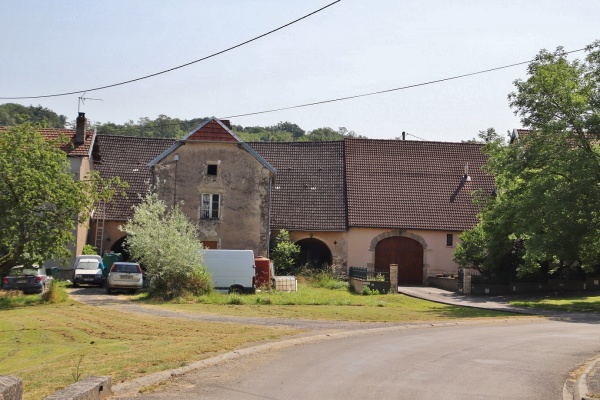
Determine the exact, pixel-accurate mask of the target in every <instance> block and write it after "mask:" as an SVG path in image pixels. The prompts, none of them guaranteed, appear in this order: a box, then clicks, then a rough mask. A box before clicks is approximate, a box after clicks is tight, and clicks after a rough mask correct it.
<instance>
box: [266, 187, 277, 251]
mask: <svg viewBox="0 0 600 400" xmlns="http://www.w3.org/2000/svg"><path fill="white" fill-rule="evenodd" d="M274 179H275V176H274V175H273V176H271V177H270V178H269V206H268V209H267V258H269V259H270V258H271V257H270V255H271V189H272V187H273V185H272V183H273V180H274Z"/></svg>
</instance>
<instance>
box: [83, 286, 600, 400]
mask: <svg viewBox="0 0 600 400" xmlns="http://www.w3.org/2000/svg"><path fill="white" fill-rule="evenodd" d="M421 290H425V289H421ZM427 292H428V293H429V295H431V296H435V295H438V296H441V295H444V293H436V292H432V291H431V290H430V289H427ZM71 295H72V296H73V297H75V298H78V299H79V300H82V301H85V302H87V303H91V304H96V305H105V306H106V305H108V306H113V307H114V306H116V307H119V308H121V309H123V310H124V311H133V312H148V313H154V312H156V309H155V310H154V311H152V310H149V309H147V308H146V307H142V306H136V305H134V304H132V303H131V302H129V301H128V300H127V296H112V297H108V298H107V297H106V296H104V295H103V294H102V293H101V292H100V291H97V290H94V289H86V290H79V291H72V292H71ZM420 296H422V297H426V296H425V293H421V294H420ZM459 300H460V301H465V300H464V298H461V299H459ZM452 301H457V300H452ZM485 301H486V302H487V303H488V304H487V307H489V308H494V305H493V304H491V303H490V300H489V299H486V300H485ZM497 304H498V307H499V308H504V307H505V306H506V304H505V302H502V301H498V302H497ZM463 305H466V304H463ZM478 306H480V305H478ZM487 307H486V308H487ZM172 316H173V317H177V318H182V317H185V318H192V319H197V320H199V321H202V320H205V318H212V317H211V316H207V315H204V314H195V315H187V316H184V315H182V314H181V313H178V314H176V315H172ZM229 318H231V319H232V320H231V321H230V322H235V321H234V320H233V319H234V318H235V317H233V318H232V317H229ZM267 320H268V319H267ZM271 322H272V323H274V324H275V325H278V324H280V323H282V322H281V321H278V320H274V321H271ZM254 323H257V324H267V323H268V321H265V319H256V321H254ZM305 323H306V325H305V326H304V328H309V326H310V327H312V328H313V329H316V330H317V331H320V332H330V331H331V328H332V326H329V325H327V324H322V325H321V324H320V323H315V321H312V322H311V321H306V322H303V324H305ZM313 323H314V325H313ZM365 327H367V328H368V326H364V325H363V326H361V324H358V323H357V324H355V325H354V326H353V325H351V324H348V326H344V327H336V328H338V329H335V331H339V330H355V329H358V328H363V329H364V328H365ZM340 328H342V329H340ZM398 328H399V329H396V328H389V327H388V328H386V329H387V331H385V332H382V331H381V330H380V331H370V332H369V333H367V334H360V335H358V336H351V337H348V338H344V339H336V340H327V341H320V342H316V343H310V344H302V345H300V346H293V347H285V348H281V349H278V350H272V351H268V352H259V353H252V354H251V355H249V356H244V357H239V358H234V359H231V360H229V361H227V362H220V363H217V364H216V365H212V366H210V367H205V368H201V369H199V370H196V371H193V372H189V373H187V374H185V375H181V376H178V377H175V378H172V379H171V382H170V383H169V384H168V385H160V386H159V389H158V390H157V391H155V392H152V393H145V394H138V395H135V398H141V399H161V400H162V399H202V398H206V399H231V398H243V399H362V398H378V399H436V400H438V399H487V398H489V399H544V400H545V399H561V398H562V387H563V383H564V382H565V380H566V379H567V378H568V375H569V372H570V371H572V370H573V369H574V367H575V366H576V365H578V364H580V363H582V362H584V361H585V360H587V359H589V358H591V357H593V356H595V355H597V354H598V353H600V317H599V316H597V315H590V314H585V315H570V314H556V315H549V316H547V318H527V319H519V320H514V319H503V320H500V321H498V322H495V323H489V322H487V323H465V324H458V325H454V326H452V325H450V326H435V327H434V326H431V325H427V324H423V325H421V326H414V325H413V326H410V327H409V328H410V329H408V328H407V327H406V326H404V327H403V326H398ZM389 329H392V330H391V331H390V330H389ZM125 397H127V398H130V397H133V395H131V394H128V395H126V396H125Z"/></svg>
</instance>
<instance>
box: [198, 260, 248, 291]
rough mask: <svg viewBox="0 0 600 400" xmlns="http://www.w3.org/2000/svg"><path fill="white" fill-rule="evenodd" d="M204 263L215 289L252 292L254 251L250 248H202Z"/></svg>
mask: <svg viewBox="0 0 600 400" xmlns="http://www.w3.org/2000/svg"><path fill="white" fill-rule="evenodd" d="M202 251H203V252H204V265H205V266H206V269H207V271H208V273H210V275H211V277H212V281H213V285H214V287H215V290H218V291H227V292H229V293H232V292H238V293H254V292H255V291H256V288H255V287H254V271H255V265H254V252H253V251H252V250H202Z"/></svg>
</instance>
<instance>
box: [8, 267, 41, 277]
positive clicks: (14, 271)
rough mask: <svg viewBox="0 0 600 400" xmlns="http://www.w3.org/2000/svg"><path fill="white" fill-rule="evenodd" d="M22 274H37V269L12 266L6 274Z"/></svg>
mask: <svg viewBox="0 0 600 400" xmlns="http://www.w3.org/2000/svg"><path fill="white" fill-rule="evenodd" d="M23 275H37V269H34V268H13V269H11V270H10V274H8V276H23Z"/></svg>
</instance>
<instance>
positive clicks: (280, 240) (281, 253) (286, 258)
mask: <svg viewBox="0 0 600 400" xmlns="http://www.w3.org/2000/svg"><path fill="white" fill-rule="evenodd" d="M299 255H300V246H298V245H297V244H295V243H294V242H292V241H291V240H290V234H289V232H288V231H286V230H285V229H282V230H281V231H279V234H278V235H277V238H276V239H275V246H274V247H273V249H271V259H272V260H273V265H274V266H275V272H276V273H277V274H278V275H287V274H290V273H292V272H293V271H294V268H295V267H296V262H297V261H298V256H299Z"/></svg>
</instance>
